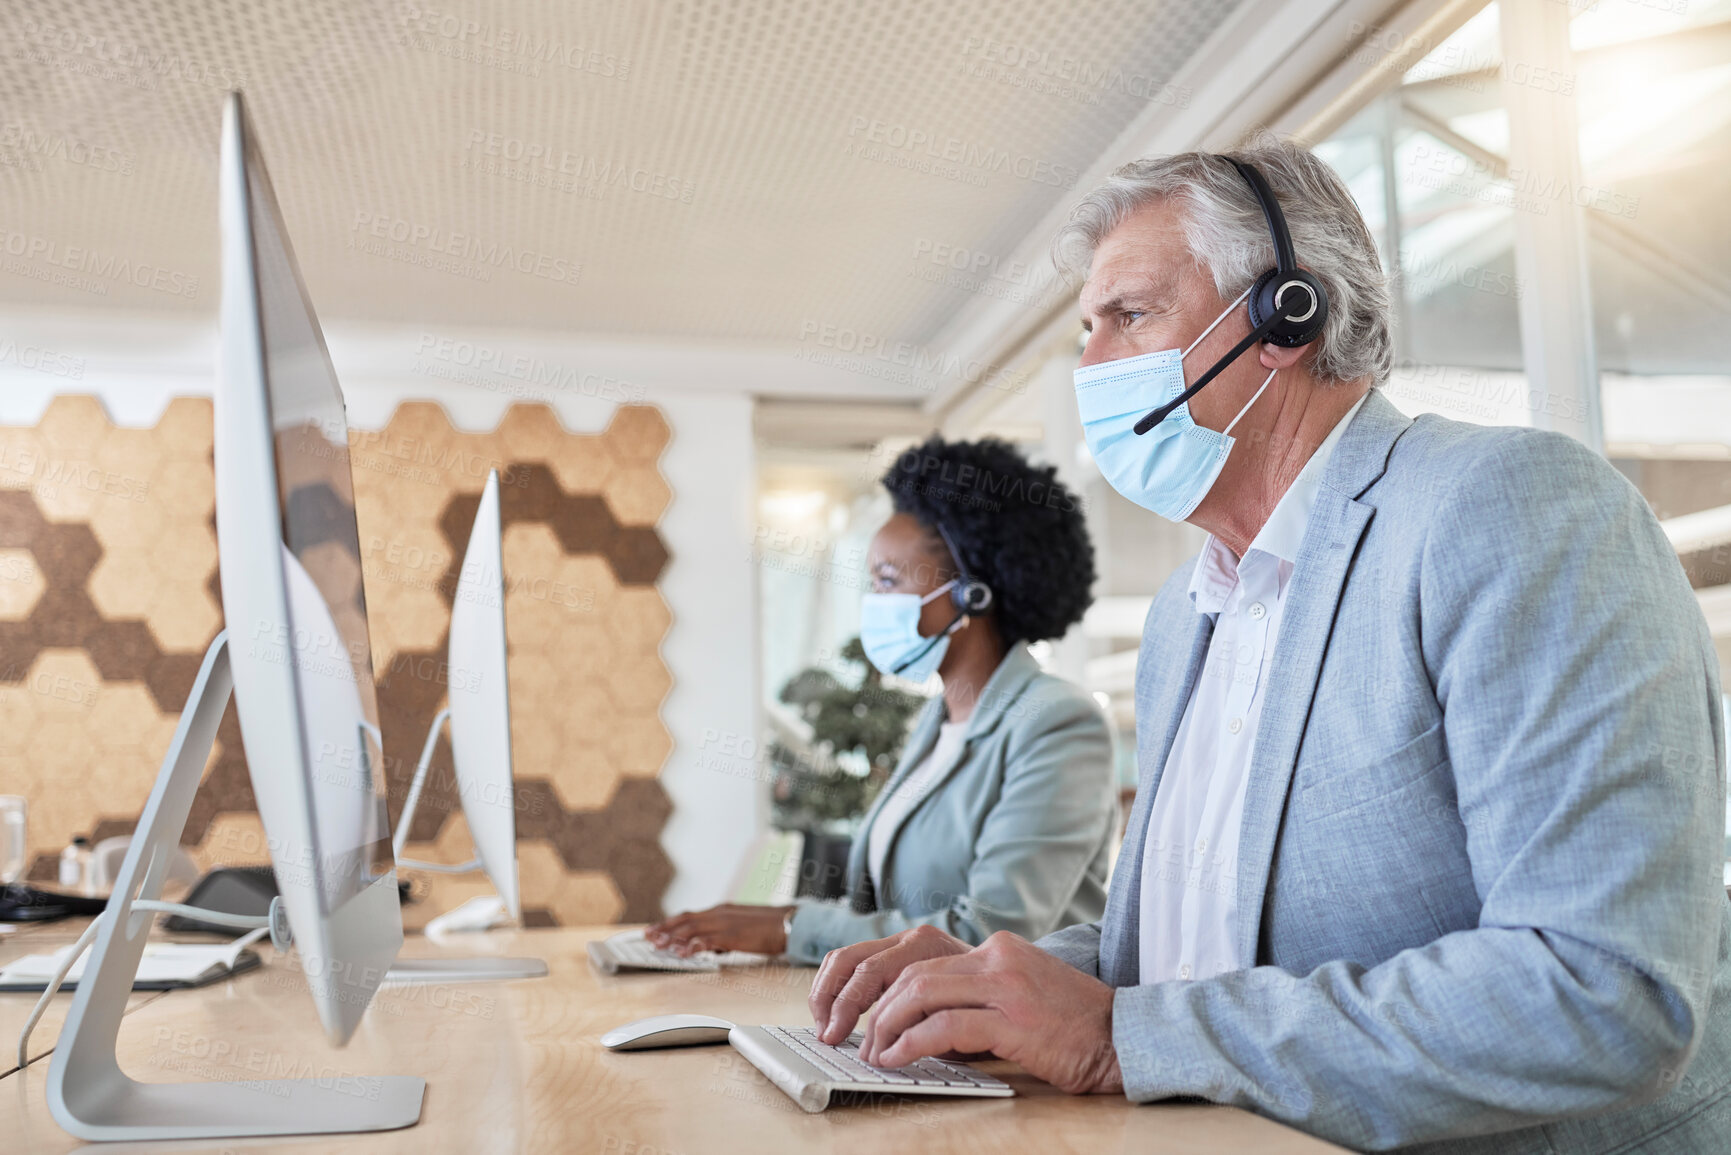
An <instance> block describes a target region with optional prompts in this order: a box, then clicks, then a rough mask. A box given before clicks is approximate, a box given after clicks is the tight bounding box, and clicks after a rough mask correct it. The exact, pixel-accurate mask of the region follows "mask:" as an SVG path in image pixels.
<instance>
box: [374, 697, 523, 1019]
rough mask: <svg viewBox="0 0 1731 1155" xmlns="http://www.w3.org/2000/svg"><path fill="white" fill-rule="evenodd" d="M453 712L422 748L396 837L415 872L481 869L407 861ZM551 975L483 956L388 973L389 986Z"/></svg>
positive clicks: (398, 853) (398, 854) (418, 963)
mask: <svg viewBox="0 0 1731 1155" xmlns="http://www.w3.org/2000/svg"><path fill="white" fill-rule="evenodd" d="M450 717H451V711H450V710H449V709H444V710H440V711H439V712H438V714H437V715H435V716H434V718H433V724H432V726H431V727H429V728H428V730H427V740H426V742H425V743H424V744H422V746H421V760H420V761H419V762H417V763H416V764H415V777H414V779H413V780H412V781H411V782H410V783H409V795H408V797H407V798H405V799H404V800H403V813H402V815H401V816H400V817H398V819H397V832H396V836H395V837H394V838H393V839H392V840H391V841H392V846H391V850H392V853H393V855H394V857H395V858H396V860H397V862H398V863H399V864H400V865H402V866H406V867H408V868H409V869H411V870H430V871H433V872H434V873H437V874H467V873H469V872H470V871H471V870H479V869H481V859H480V857H479V856H477V857H475V858H472V859H470V860H469V861H468V862H458V863H444V862H419V861H416V860H415V859H412V858H404V857H403V846H404V844H405V843H407V842H408V840H409V824H410V823H412V822H414V820H415V810H416V808H417V807H419V806H420V803H421V788H422V787H423V786H425V785H426V784H427V768H428V767H429V766H431V765H432V763H433V748H434V747H435V746H437V745H438V744H439V733H440V731H441V730H442V729H443V728H444V725H445V723H446V722H447V721H449V720H450ZM546 974H547V963H546V962H545V961H544V960H542V959H538V958H501V957H497V956H492V955H481V956H478V957H474V958H403V957H402V956H401V955H399V956H397V960H396V961H395V962H393V963H392V964H391V969H390V970H388V971H386V972H385V982H387V983H401V984H405V985H407V984H422V983H452V982H465V983H476V982H509V981H510V980H512V979H538V978H542V977H544V976H545V975H546Z"/></svg>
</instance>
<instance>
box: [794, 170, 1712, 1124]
mask: <svg viewBox="0 0 1731 1155" xmlns="http://www.w3.org/2000/svg"><path fill="white" fill-rule="evenodd" d="M1259 186H1260V187H1259ZM1263 195H1266V196H1267V197H1268V198H1271V199H1272V200H1273V202H1274V207H1272V208H1271V207H1270V206H1269V205H1268V204H1267V203H1266V201H1264V200H1262V199H1261V198H1262V196H1263ZM1281 210H1284V216H1285V225H1287V226H1289V227H1290V244H1289V245H1288V246H1287V248H1286V252H1285V253H1284V254H1282V253H1281V252H1280V251H1279V250H1280V248H1281V245H1280V242H1279V235H1280V231H1281V227H1282V226H1280V225H1278V224H1277V218H1278V217H1279V216H1280V215H1281ZM1293 253H1296V259H1297V266H1298V267H1301V268H1302V269H1303V270H1304V273H1306V274H1308V278H1307V277H1303V276H1299V275H1297V274H1296V273H1294V272H1293V271H1292V269H1291V267H1289V261H1290V258H1291V255H1292V254H1293ZM1059 254H1060V258H1061V263H1063V262H1064V261H1068V262H1071V263H1072V264H1073V266H1078V267H1080V268H1081V269H1082V270H1084V271H1085V274H1086V283H1085V285H1084V287H1083V291H1082V297H1081V303H1082V313H1083V318H1084V322H1083V323H1084V327H1085V328H1087V329H1088V332H1089V336H1088V342H1087V349H1086V352H1085V354H1084V356H1083V358H1082V367H1081V368H1079V369H1078V370H1077V374H1076V377H1077V398H1078V404H1079V405H1080V407H1081V410H1082V417H1083V423H1084V429H1085V432H1086V434H1087V437H1088V441H1089V444H1090V447H1091V448H1092V449H1093V451H1094V455H1095V459H1096V460H1097V461H1098V462H1099V463H1100V466H1101V469H1102V472H1103V473H1104V474H1105V476H1106V478H1107V480H1108V481H1110V482H1111V483H1112V484H1113V485H1114V487H1116V488H1118V489H1119V490H1120V491H1121V492H1122V493H1124V494H1125V496H1126V497H1128V498H1130V499H1131V500H1132V501H1136V502H1137V503H1139V504H1141V505H1143V506H1145V507H1146V508H1148V509H1151V510H1154V511H1155V512H1158V513H1161V514H1163V515H1165V516H1167V517H1170V518H1173V519H1176V520H1184V521H1188V522H1189V523H1191V524H1193V525H1197V526H1200V527H1202V528H1203V529H1206V530H1207V531H1208V532H1209V535H1210V536H1209V538H1208V539H1207V542H1206V544H1205V545H1204V547H1203V549H1202V552H1201V554H1200V555H1199V556H1198V558H1197V559H1195V560H1194V561H1193V562H1191V563H1189V564H1186V565H1184V566H1181V567H1180V568H1179V570H1178V572H1177V573H1176V574H1174V575H1173V576H1172V578H1171V579H1170V580H1169V581H1168V582H1167V583H1166V585H1165V587H1164V588H1163V589H1162V590H1161V591H1160V593H1159V595H1158V596H1157V597H1156V598H1155V599H1154V604H1153V606H1152V608H1151V609H1150V611H1149V614H1148V620H1147V623H1146V625H1145V627H1144V630H1143V639H1142V649H1141V655H1140V660H1139V662H1138V665H1137V688H1136V729H1137V758H1138V763H1139V766H1140V772H1141V783H1140V788H1139V790H1138V793H1137V798H1136V806H1135V809H1134V811H1133V813H1132V816H1131V819H1130V824H1129V830H1128V834H1127V836H1126V838H1125V841H1124V846H1123V850H1122V853H1121V854H1120V857H1119V859H1118V864H1117V868H1116V870H1115V872H1114V875H1113V878H1112V882H1111V891H1110V896H1109V898H1108V900H1107V907H1106V913H1105V916H1104V918H1103V919H1102V920H1101V921H1100V922H1099V923H1095V924H1092V925H1084V926H1076V927H1071V928H1069V929H1068V930H1063V931H1059V932H1058V933H1056V934H1053V935H1050V936H1048V937H1046V938H1043V939H1041V940H1040V941H1039V942H1038V943H1029V942H1027V941H1026V940H1024V939H1019V938H1016V937H1015V936H1012V935H1008V934H998V935H994V936H992V937H991V938H989V939H987V940H986V941H985V942H984V943H983V944H981V945H980V946H978V947H970V946H969V944H967V943H963V942H959V941H957V940H955V939H952V938H950V937H949V936H947V935H945V934H943V933H942V932H939V931H936V930H933V929H932V928H929V927H922V928H919V929H918V930H913V931H908V932H905V933H903V934H900V935H897V936H895V937H892V938H887V939H881V940H878V941H875V942H868V943H862V944H859V945H857V946H852V947H848V948H846V949H843V950H840V951H836V952H834V953H833V954H831V955H830V956H829V957H828V958H827V959H826V960H825V962H824V965H823V969H822V970H821V971H820V972H819V974H818V978H817V980H816V982H815V983H814V984H813V988H812V994H811V1005H812V1012H813V1016H814V1018H815V1019H816V1021H817V1023H818V1026H819V1028H820V1034H821V1037H822V1038H824V1039H825V1040H826V1041H830V1042H835V1041H838V1040H839V1039H841V1038H842V1037H844V1036H845V1035H846V1034H847V1032H848V1031H849V1030H850V1029H852V1027H853V1026H854V1025H855V1023H856V1022H857V1021H858V1019H859V1017H860V1015H861V1013H862V1012H863V1011H864V1010H865V1009H866V1008H868V1007H871V1006H872V1005H873V1004H874V1003H875V1004H876V1009H875V1010H874V1011H873V1013H872V1017H871V1022H870V1024H869V1026H868V1028H867V1031H866V1036H865V1041H864V1044H863V1045H862V1047H861V1051H862V1054H863V1057H864V1058H865V1059H866V1060H867V1061H868V1062H871V1063H875V1064H879V1065H882V1066H889V1067H895V1066H901V1065H903V1064H906V1063H909V1062H912V1061H913V1060H915V1059H917V1058H919V1057H921V1056H925V1055H932V1054H943V1053H947V1052H961V1053H980V1052H990V1053H993V1054H996V1055H999V1056H1002V1057H1004V1058H1007V1059H1013V1060H1015V1061H1017V1062H1019V1063H1020V1064H1022V1066H1023V1067H1025V1068H1026V1069H1027V1070H1028V1071H1029V1072H1031V1073H1032V1074H1034V1075H1037V1076H1039V1077H1041V1078H1044V1079H1046V1080H1048V1081H1049V1082H1051V1083H1053V1084H1055V1085H1057V1086H1059V1087H1061V1088H1063V1089H1065V1090H1068V1091H1072V1092H1090V1091H1104V1092H1121V1093H1123V1094H1124V1095H1127V1096H1128V1097H1129V1098H1131V1099H1133V1100H1135V1101H1137V1102H1145V1101H1149V1100H1156V1099H1164V1098H1170V1097H1174V1096H1198V1097H1202V1098H1206V1099H1211V1100H1214V1101H1217V1102H1222V1103H1231V1104H1236V1105H1238V1106H1242V1107H1246V1108H1249V1109H1251V1110H1254V1111H1257V1112H1260V1113H1262V1114H1265V1115H1269V1116H1271V1117H1273V1118H1276V1119H1280V1120H1283V1121H1285V1122H1288V1123H1291V1124H1293V1125H1295V1126H1297V1127H1300V1128H1302V1129H1304V1130H1306V1131H1309V1132H1311V1133H1313V1134H1316V1135H1319V1136H1321V1137H1323V1138H1326V1139H1330V1140H1334V1141H1336V1142H1339V1143H1344V1144H1347V1145H1350V1146H1353V1147H1362V1148H1372V1149H1386V1148H1392V1147H1402V1146H1407V1145H1421V1146H1423V1148H1424V1149H1425V1150H1428V1151H1436V1152H1450V1153H1461V1155H1464V1153H1468V1152H1472V1153H1477V1152H1487V1153H1488V1152H1497V1153H1499V1155H1509V1153H1525V1152H1547V1153H1548V1152H1562V1151H1568V1152H1612V1151H1617V1152H1627V1151H1641V1152H1662V1153H1672V1152H1675V1153H1678V1155H1682V1153H1684V1152H1689V1153H1694V1152H1702V1151H1708V1150H1725V1149H1726V1147H1727V1144H1728V1143H1731V1139H1728V1138H1727V1137H1728V1136H1731V1094H1728V1092H1731V921H1728V920H1727V919H1726V917H1725V916H1726V907H1727V900H1726V893H1725V890H1724V889H1723V885H1722V882H1723V880H1722V878H1721V874H1720V864H1721V857H1722V850H1721V846H1722V844H1721V836H1722V833H1723V826H1722V824H1723V820H1724V813H1725V809H1724V797H1725V784H1724V778H1723V767H1724V757H1725V735H1724V723H1723V718H1722V714H1721V704H1720V703H1721V699H1720V687H1719V673H1718V662H1717V659H1716V656H1715V653H1714V649H1713V644H1712V641H1711V639H1710V637H1709V634H1708V631H1707V628H1706V623H1705V622H1704V621H1703V619H1702V616H1701V613H1700V611H1699V609H1698V608H1697V606H1696V603H1695V599H1694V597H1693V596H1692V594H1691V592H1690V589H1689V583H1688V581H1687V580H1686V579H1685V578H1684V575H1683V570H1682V567H1681V566H1680V565H1679V564H1678V561H1677V558H1676V556H1675V555H1674V554H1673V552H1672V551H1671V549H1670V546H1669V545H1668V544H1667V542H1666V539H1665V536H1664V534H1663V533H1662V532H1661V531H1660V529H1659V526H1658V523H1657V522H1656V521H1655V520H1654V518H1653V515H1652V513H1651V512H1650V511H1649V509H1648V508H1647V506H1646V504H1645V502H1644V501H1643V500H1642V499H1641V496H1640V494H1639V493H1638V492H1636V490H1635V489H1634V487H1633V486H1631V485H1630V484H1629V483H1628V482H1627V481H1625V480H1624V479H1623V477H1622V476H1621V475H1620V474H1618V473H1617V472H1616V470H1614V469H1612V468H1611V466H1610V465H1609V464H1608V463H1606V462H1605V461H1604V459H1602V458H1601V457H1599V456H1597V455H1596V454H1594V453H1592V452H1590V451H1589V450H1587V449H1586V448H1584V447H1583V446H1581V445H1580V444H1578V443H1577V442H1575V441H1573V440H1572V439H1570V438H1568V437H1565V436H1563V435H1560V434H1557V433H1550V432H1542V431H1538V430H1532V429H1519V428H1495V427H1481V426H1473V425H1465V424H1461V423H1459V422H1454V421H1449V420H1445V419H1443V418H1440V417H1435V416H1430V415H1425V416H1421V417H1419V418H1417V419H1416V420H1415V419H1409V418H1407V417H1405V416H1404V415H1402V414H1401V413H1400V412H1399V410H1397V409H1396V408H1395V407H1394V405H1392V404H1391V403H1390V402H1389V401H1388V400H1387V399H1386V398H1384V397H1383V396H1382V394H1381V392H1380V391H1379V390H1378V388H1377V387H1378V386H1379V385H1381V384H1382V383H1383V382H1384V381H1385V380H1386V378H1387V376H1388V373H1389V370H1390V367H1391V360H1392V358H1391V355H1390V347H1391V346H1390V340H1389V313H1390V310H1389V296H1388V290H1387V287H1386V284H1385V281H1384V278H1383V276H1382V273H1381V269H1380V265H1379V262H1378V259H1377V253H1376V248H1375V245H1374V244H1373V242H1372V240H1371V237H1370V233H1369V231H1368V230H1367V229H1366V227H1365V225H1364V222H1363V220H1362V219H1361V218H1360V216H1359V213H1358V210H1357V207H1356V206H1355V205H1354V204H1353V201H1352V198H1351V196H1350V195H1349V194H1348V192H1347V190H1346V188H1345V187H1344V186H1343V185H1342V183H1341V182H1340V180H1339V179H1338V178H1337V177H1336V176H1335V175H1334V174H1333V173H1332V172H1331V171H1330V170H1329V168H1328V167H1327V166H1326V165H1325V164H1323V163H1322V162H1321V161H1319V160H1317V159H1316V158H1315V157H1314V156H1312V155H1311V154H1310V153H1308V152H1305V151H1303V150H1300V149H1297V148H1294V147H1291V146H1288V145H1282V144H1274V145H1268V146H1264V147H1259V148H1256V149H1252V150H1248V151H1245V152H1241V153H1236V154H1234V155H1233V156H1231V157H1218V156H1210V155H1205V154H1199V153H1189V154H1184V155H1179V156H1173V157H1166V158H1162V159H1157V160H1149V161H1142V162H1139V163H1136V164H1132V165H1129V166H1127V167H1125V168H1123V169H1121V170H1119V171H1118V172H1117V173H1116V174H1114V175H1113V177H1112V178H1111V179H1110V180H1109V181H1108V182H1107V183H1106V184H1105V185H1104V186H1103V187H1102V188H1100V189H1098V190H1096V191H1095V192H1093V193H1092V194H1090V195H1089V196H1088V197H1087V198H1085V199H1084V200H1083V201H1082V203H1081V204H1080V205H1079V206H1078V207H1077V209H1076V211H1075V213H1074V215H1073V216H1072V219H1071V223H1070V224H1069V225H1068V226H1067V227H1066V229H1065V230H1064V232H1063V234H1062V235H1061V236H1060V238H1059ZM1276 265H1279V266H1280V268H1281V271H1280V272H1279V273H1278V274H1276V275H1274V276H1273V277H1272V278H1270V279H1267V280H1266V281H1265V280H1264V279H1262V278H1261V277H1260V276H1259V275H1260V274H1262V273H1263V272H1264V271H1265V270H1269V269H1271V268H1272V267H1274V266H1276ZM1307 279H1308V283H1309V287H1308V288H1306V287H1304V284H1303V282H1305V281H1306V280H1307ZM1295 282H1296V283H1297V284H1296V285H1295V284H1294V283H1295ZM1283 293H1284V294H1285V299H1284V302H1283V300H1282V294H1283ZM1318 297H1320V298H1323V300H1317V299H1315V298H1318ZM1247 299H1248V302H1249V306H1248V316H1247V315H1246V312H1247V310H1246V309H1242V308H1240V307H1239V304H1238V303H1239V302H1240V301H1244V300H1247ZM1313 305H1318V306H1322V307H1321V308H1319V309H1312V308H1311V306H1313ZM1252 348H1254V349H1255V351H1256V352H1255V355H1254V356H1251V355H1245V356H1237V355H1236V354H1238V353H1247V352H1248V351H1249V350H1250V349H1252ZM1222 362H1223V363H1224V364H1222ZM1210 366H1212V368H1209V367H1210ZM1205 369H1206V370H1207V371H1206V372H1204V370H1205ZM1211 374H1212V376H1210V375H1211ZM1204 378H1209V380H1207V381H1206V382H1204ZM1204 383H1205V384H1206V385H1207V387H1206V388H1199V386H1200V385H1202V384H1204ZM1187 385H1188V388H1186V386H1187ZM1149 411H1153V412H1149ZM1145 413H1146V416H1144V414H1145ZM1157 416H1159V417H1161V419H1160V420H1158V421H1156V420H1155V418H1156V417H1157ZM1228 434H1229V435H1228Z"/></svg>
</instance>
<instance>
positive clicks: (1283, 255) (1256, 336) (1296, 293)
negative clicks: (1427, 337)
mask: <svg viewBox="0 0 1731 1155" xmlns="http://www.w3.org/2000/svg"><path fill="white" fill-rule="evenodd" d="M1220 159H1221V160H1224V161H1227V162H1228V163H1230V164H1231V165H1232V167H1233V168H1235V169H1237V170H1238V172H1239V175H1240V176H1242V177H1243V178H1244V180H1245V183H1247V184H1249V185H1250V191H1251V192H1253V193H1255V194H1256V201H1257V203H1258V204H1260V205H1261V206H1262V215H1263V216H1264V217H1265V218H1267V220H1268V235H1269V236H1270V237H1271V238H1272V239H1273V241H1274V267H1273V268H1272V269H1269V270H1268V271H1267V272H1266V273H1263V274H1262V275H1261V276H1260V277H1257V278H1256V283H1255V284H1254V285H1252V286H1251V287H1250V296H1249V297H1248V299H1247V300H1246V301H1245V308H1246V309H1248V310H1249V312H1250V332H1248V333H1246V334H1245V335H1244V338H1243V340H1241V341H1239V342H1238V344H1236V345H1234V346H1233V347H1232V348H1231V349H1230V350H1228V351H1227V353H1226V356H1224V357H1222V358H1220V360H1218V361H1216V362H1214V364H1213V366H1211V367H1210V368H1209V370H1208V372H1206V373H1204V374H1202V376H1200V377H1198V378H1197V379H1196V384H1194V385H1192V386H1190V388H1188V389H1186V390H1184V392H1182V393H1180V394H1179V395H1178V396H1177V397H1174V398H1173V399H1172V400H1171V401H1168V402H1167V403H1166V404H1164V405H1162V406H1160V407H1159V408H1158V409H1155V410H1153V411H1151V412H1150V413H1149V414H1148V415H1147V416H1146V417H1144V418H1142V420H1140V421H1138V422H1136V424H1135V426H1134V427H1133V428H1134V429H1135V431H1136V433H1137V434H1138V435H1140V434H1143V433H1146V432H1148V431H1149V430H1150V429H1152V428H1154V427H1155V426H1156V425H1158V424H1160V423H1161V422H1162V421H1164V420H1166V417H1167V414H1169V413H1171V412H1172V411H1173V410H1174V409H1176V408H1178V407H1179V406H1180V405H1182V404H1184V403H1185V402H1186V401H1188V400H1190V398H1192V397H1194V396H1195V395H1196V393H1197V392H1198V391H1199V390H1200V389H1201V388H1202V387H1203V386H1204V385H1206V384H1208V383H1209V382H1210V381H1212V380H1214V378H1215V377H1217V376H1219V375H1220V373H1221V372H1222V371H1223V370H1224V369H1225V368H1226V367H1227V366H1228V365H1230V364H1232V363H1233V362H1234V361H1236V360H1238V358H1239V357H1240V356H1242V355H1243V354H1244V352H1245V350H1247V349H1249V348H1250V347H1251V346H1253V345H1257V344H1261V343H1264V342H1266V343H1267V344H1270V345H1279V346H1281V347H1282V348H1285V349H1296V348H1298V347H1299V346H1300V345H1308V344H1310V343H1311V342H1312V341H1314V340H1316V338H1317V337H1318V336H1320V335H1321V334H1322V327H1323V325H1324V324H1326V323H1327V322H1328V294H1327V293H1326V292H1324V291H1323V288H1322V282H1320V281H1318V280H1317V279H1316V278H1315V277H1313V276H1311V275H1310V274H1309V273H1307V272H1305V271H1304V270H1303V269H1301V268H1299V267H1298V258H1297V257H1296V256H1294V255H1293V252H1292V234H1291V233H1290V232H1288V231H1287V228H1286V216H1285V214H1283V213H1282V212H1281V211H1280V202H1279V201H1277V200H1275V199H1274V190H1273V189H1271V188H1269V187H1268V181H1266V180H1265V179H1263V176H1262V174H1261V173H1260V172H1258V171H1257V170H1256V166H1255V165H1252V164H1247V163H1245V162H1244V161H1241V160H1234V159H1233V158H1232V157H1229V156H1226V157H1221V158H1220Z"/></svg>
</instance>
